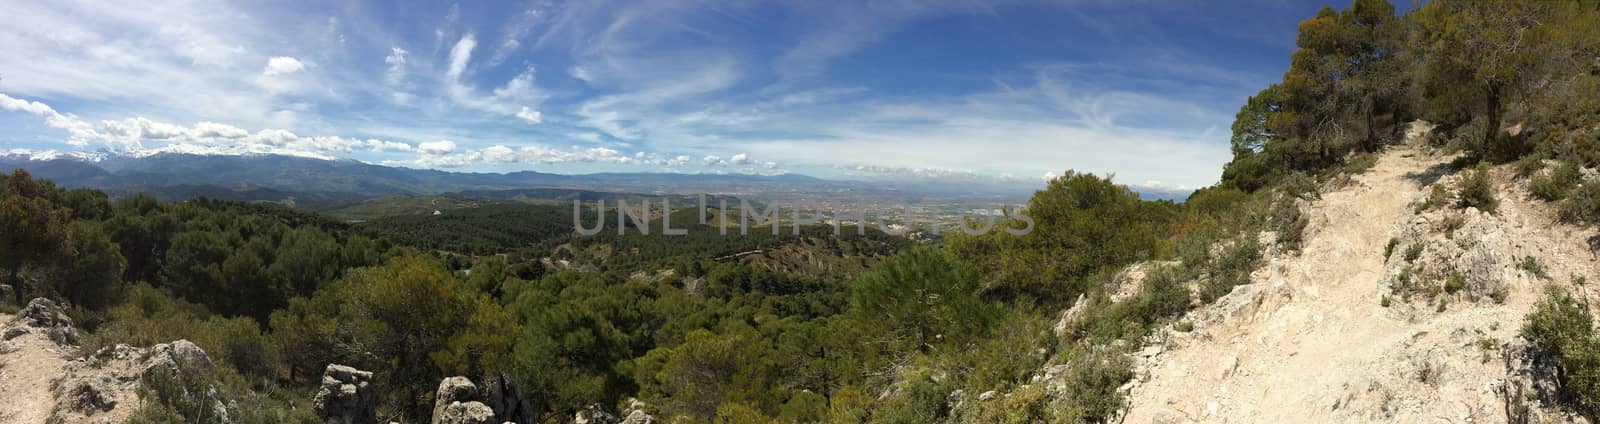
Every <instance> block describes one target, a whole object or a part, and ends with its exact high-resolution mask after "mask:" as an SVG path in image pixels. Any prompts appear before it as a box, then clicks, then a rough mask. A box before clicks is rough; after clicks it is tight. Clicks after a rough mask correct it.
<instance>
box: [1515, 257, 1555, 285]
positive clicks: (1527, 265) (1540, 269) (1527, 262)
mask: <svg viewBox="0 0 1600 424" xmlns="http://www.w3.org/2000/svg"><path fill="white" fill-rule="evenodd" d="M1519 267H1520V268H1522V269H1523V270H1524V271H1528V273H1529V274H1533V276H1535V277H1539V279H1542V280H1548V279H1550V275H1549V274H1546V273H1545V271H1544V263H1543V262H1539V258H1535V257H1532V256H1527V257H1524V258H1522V263H1521V264H1520V265H1519Z"/></svg>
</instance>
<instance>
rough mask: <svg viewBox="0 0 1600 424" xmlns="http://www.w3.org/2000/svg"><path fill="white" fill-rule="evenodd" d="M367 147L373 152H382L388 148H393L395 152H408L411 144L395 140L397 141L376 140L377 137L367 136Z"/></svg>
mask: <svg viewBox="0 0 1600 424" xmlns="http://www.w3.org/2000/svg"><path fill="white" fill-rule="evenodd" d="M367 149H370V150H372V151H373V152H376V153H383V152H384V151H388V150H394V151H397V152H409V151H411V145H410V144H405V143H401V142H397V141H389V140H378V139H370V138H369V139H367Z"/></svg>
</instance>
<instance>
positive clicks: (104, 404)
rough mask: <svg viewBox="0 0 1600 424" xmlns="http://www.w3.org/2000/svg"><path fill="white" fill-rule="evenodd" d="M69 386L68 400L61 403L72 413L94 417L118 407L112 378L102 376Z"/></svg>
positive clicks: (75, 382) (74, 382) (71, 383)
mask: <svg viewBox="0 0 1600 424" xmlns="http://www.w3.org/2000/svg"><path fill="white" fill-rule="evenodd" d="M67 384H70V385H71V387H70V388H68V389H67V396H66V398H65V399H61V401H62V403H64V404H65V406H66V408H69V409H70V410H71V411H74V412H81V413H86V414H91V415H92V414H94V413H96V412H106V411H110V410H112V409H113V408H116V407H117V399H116V395H114V394H113V393H112V392H113V390H114V389H113V387H114V382H113V381H111V378H110V377H107V376H103V375H102V376H99V378H85V379H81V380H77V381H73V382H67Z"/></svg>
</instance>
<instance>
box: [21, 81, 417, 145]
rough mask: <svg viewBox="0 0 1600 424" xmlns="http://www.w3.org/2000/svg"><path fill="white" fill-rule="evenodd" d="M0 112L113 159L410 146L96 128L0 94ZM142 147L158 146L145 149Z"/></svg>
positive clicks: (140, 125) (137, 126)
mask: <svg viewBox="0 0 1600 424" xmlns="http://www.w3.org/2000/svg"><path fill="white" fill-rule="evenodd" d="M0 109H3V110H9V111H22V112H27V113H30V114H34V115H40V116H44V117H45V123H46V125H50V126H52V127H55V128H60V129H63V130H66V131H67V134H68V136H69V137H70V138H69V139H68V141H67V143H68V144H71V145H73V146H78V147H86V146H88V144H89V142H92V141H93V142H101V143H104V144H105V146H106V147H107V148H108V149H109V150H111V151H113V152H117V153H123V154H132V155H149V154H155V153H167V152H178V153H203V154H243V153H270V154H284V155H294V156H305V157H318V158H325V159H326V158H331V156H328V155H326V154H324V153H351V152H354V151H356V150H358V149H361V150H368V151H372V152H377V153H382V152H384V151H411V150H412V148H411V145H409V144H406V143H401V142H395V141H389V140H379V139H374V138H369V139H366V140H360V139H355V138H349V137H340V136H301V135H298V134H295V133H294V132H292V131H289V130H285V129H276V128H269V129H263V130H260V131H256V132H255V133H251V132H249V131H246V130H245V129H243V128H239V127H237V126H233V125H229V124H223V123H218V122H211V121H202V122H199V123H196V124H194V125H192V126H185V125H180V124H173V123H170V122H161V121H157V120H153V119H149V118H145V117H133V118H125V119H116V120H102V121H100V122H99V123H98V124H92V123H89V122H88V121H84V120H82V119H79V118H77V117H76V116H72V115H66V114H62V113H59V112H56V111H55V109H54V108H51V107H50V106H49V105H46V104H44V103H40V102H37V101H25V100H20V99H17V98H13V97H11V96H8V95H6V94H4V93H0ZM145 141H152V142H158V143H160V144H161V145H159V146H157V147H154V148H146V147H145V146H144V142H145Z"/></svg>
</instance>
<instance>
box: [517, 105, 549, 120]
mask: <svg viewBox="0 0 1600 424" xmlns="http://www.w3.org/2000/svg"><path fill="white" fill-rule="evenodd" d="M517 117H518V118H522V120H524V121H528V123H529V124H537V123H540V122H543V121H544V117H543V115H542V114H540V113H539V111H537V110H533V109H531V108H529V107H527V106H523V107H522V110H520V111H517Z"/></svg>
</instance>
